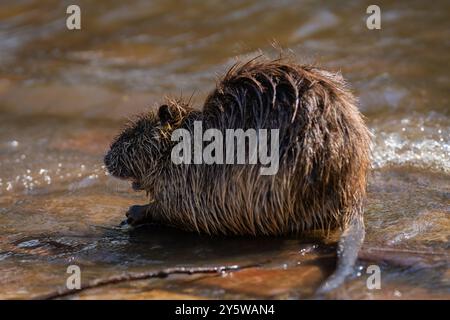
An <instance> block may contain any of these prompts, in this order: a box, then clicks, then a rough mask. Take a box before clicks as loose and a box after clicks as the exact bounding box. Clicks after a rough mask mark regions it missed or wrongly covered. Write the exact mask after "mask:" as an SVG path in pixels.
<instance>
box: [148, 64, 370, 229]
mask: <svg viewBox="0 0 450 320" xmlns="http://www.w3.org/2000/svg"><path fill="white" fill-rule="evenodd" d="M175 104H176V103H175ZM170 107H176V108H177V109H180V108H181V107H180V105H175V106H174V105H172V106H170ZM182 109H183V110H185V111H184V114H185V116H184V117H183V119H181V120H180V121H178V122H177V125H175V126H174V125H172V126H169V128H170V129H168V130H171V132H173V130H174V129H176V128H184V129H187V130H189V131H190V132H191V133H192V134H194V132H193V123H194V121H201V122H202V126H203V130H204V131H205V130H207V129H209V128H217V129H219V130H220V131H222V132H224V134H225V129H238V128H242V129H244V130H245V129H250V128H253V129H256V130H258V129H279V170H278V172H277V173H276V174H275V175H261V174H260V171H259V169H260V168H261V165H260V164H255V165H249V164H245V165H236V164H234V165H226V164H223V165H222V164H212V165H209V164H190V165H187V164H178V165H176V164H174V163H173V162H172V161H171V158H170V151H171V147H173V145H174V142H170V141H169V142H167V143H166V144H164V145H165V147H164V148H165V149H164V150H163V151H161V154H162V155H161V157H160V158H159V159H160V160H159V162H158V164H157V168H156V169H155V170H154V173H153V172H152V173H149V174H148V175H146V176H145V177H143V178H142V181H141V184H142V187H143V188H144V189H146V190H147V191H148V192H149V193H150V194H151V196H152V198H153V200H154V202H153V203H154V205H155V210H158V211H160V215H161V217H163V219H164V220H165V221H166V222H167V223H168V224H171V225H176V226H179V227H181V228H184V229H187V230H195V231H199V232H205V233H209V234H239V235H243V234H251V235H257V234H265V235H278V234H286V233H291V232H301V231H303V230H311V229H314V228H320V229H329V228H333V227H344V226H346V225H347V224H348V222H349V221H350V220H351V219H352V218H353V217H354V216H355V215H362V201H363V198H364V196H365V188H366V175H367V170H368V167H369V145H370V133H369V131H368V129H367V128H366V126H365V124H364V121H363V119H362V116H361V114H360V113H359V111H358V109H357V107H356V103H355V98H354V97H353V95H352V94H351V92H350V91H349V90H348V89H347V87H346V84H345V82H344V80H343V79H342V77H341V76H340V75H337V74H332V73H329V72H326V71H323V70H320V69H317V68H315V67H312V66H300V65H297V64H293V63H290V62H286V61H284V60H276V61H265V60H262V59H256V60H252V61H250V62H248V63H246V64H241V65H240V64H238V65H235V66H234V67H232V68H231V69H230V71H229V72H228V73H227V74H226V75H225V76H224V77H223V78H222V79H221V80H220V82H219V83H218V85H217V87H216V89H215V90H214V91H213V92H212V93H211V94H210V95H209V96H208V98H207V100H206V102H205V104H204V108H203V111H202V112H194V111H192V110H190V109H189V108H188V107H186V106H184V107H183V108H182ZM167 136H170V134H169V135H167ZM156 208H157V209H156Z"/></svg>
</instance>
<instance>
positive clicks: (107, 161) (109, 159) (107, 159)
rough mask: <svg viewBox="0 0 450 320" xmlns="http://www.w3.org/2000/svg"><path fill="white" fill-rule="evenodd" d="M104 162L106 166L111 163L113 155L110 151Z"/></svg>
mask: <svg viewBox="0 0 450 320" xmlns="http://www.w3.org/2000/svg"><path fill="white" fill-rule="evenodd" d="M103 163H104V164H105V166H106V167H108V166H109V164H110V163H111V155H110V153H109V152H108V153H107V154H106V155H105V157H104V158H103Z"/></svg>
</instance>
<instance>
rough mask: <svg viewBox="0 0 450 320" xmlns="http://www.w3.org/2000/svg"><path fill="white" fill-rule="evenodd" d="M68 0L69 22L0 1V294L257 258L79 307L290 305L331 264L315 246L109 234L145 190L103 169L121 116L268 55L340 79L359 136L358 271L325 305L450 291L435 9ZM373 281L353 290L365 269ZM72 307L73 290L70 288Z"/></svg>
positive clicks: (205, 87) (445, 68) (329, 255)
mask: <svg viewBox="0 0 450 320" xmlns="http://www.w3.org/2000/svg"><path fill="white" fill-rule="evenodd" d="M130 2H131V3H130V4H123V1H109V2H108V3H107V4H106V3H99V2H93V1H80V2H79V3H80V6H81V10H82V30H81V31H68V30H67V29H66V28H65V6H63V5H62V4H60V2H59V1H50V0H49V1H23V2H16V1H10V3H8V1H7V2H2V4H1V5H0V239H1V241H0V285H1V290H0V298H31V297H36V296H39V295H41V294H45V293H48V292H50V291H52V290H55V289H57V288H60V287H64V285H65V281H66V278H67V276H68V274H67V273H66V268H67V266H68V265H71V264H77V265H79V266H80V267H81V269H82V281H83V283H84V282H85V281H88V280H90V279H96V278H104V277H108V276H111V275H116V274H118V273H122V272H137V271H144V270H152V269H155V270H156V269H161V268H165V267H171V266H216V265H235V264H238V265H241V264H244V265H245V264H248V263H258V264H261V267H258V268H251V269H247V270H242V271H239V272H235V273H229V274H225V275H223V276H219V277H217V276H211V275H208V276H185V277H183V276H176V277H169V278H168V279H164V280H152V281H138V282H130V283H123V284H119V285H116V286H114V290H109V288H108V290H105V288H98V289H93V290H88V291H86V292H83V293H82V294H81V295H78V297H81V298H115V297H127V298H186V297H188V298H199V297H201V298H303V297H308V296H309V295H310V294H311V293H312V292H313V291H314V289H315V288H316V287H317V286H318V285H319V283H320V282H321V281H322V280H323V279H324V277H325V276H326V275H327V274H329V273H330V272H331V271H332V267H333V263H334V262H333V261H334V260H333V249H334V248H333V246H330V245H326V244H324V243H321V242H320V241H318V240H314V239H313V240H311V239H295V238H277V239H247V238H233V239H225V238H213V239H211V238H208V237H202V236H197V235H192V234H187V233H183V232H179V231H177V230H171V229H165V228H159V227H152V228H145V229H141V230H135V231H133V232H126V231H123V230H118V229H116V228H115V227H116V226H117V225H118V224H119V223H120V221H121V220H122V219H123V217H124V212H125V210H126V208H127V207H128V206H130V205H132V204H136V203H144V201H145V197H144V195H143V194H139V193H134V192H132V191H131V189H130V187H129V184H128V183H126V182H121V181H117V180H115V179H113V178H111V177H109V176H107V175H106V174H105V172H104V168H103V167H102V157H103V154H104V152H105V151H106V149H107V148H108V145H109V142H110V140H111V139H112V137H114V135H115V134H116V133H117V132H118V130H119V129H120V128H121V126H122V125H123V123H124V121H125V120H126V118H127V117H129V116H131V115H132V114H134V113H136V112H141V111H145V110H148V108H152V107H155V106H157V105H158V103H160V102H161V101H163V98H164V96H165V95H174V96H180V95H183V96H184V97H187V98H188V97H190V96H191V94H193V93H194V96H193V100H194V103H195V104H196V105H198V106H201V103H202V101H203V99H204V98H205V96H206V95H207V93H208V91H209V90H210V89H211V88H212V87H213V85H214V81H215V78H216V76H217V75H218V74H221V73H223V72H224V71H225V70H226V69H227V67H229V66H230V65H231V64H232V63H233V62H234V61H235V59H236V57H237V58H241V59H245V58H248V57H254V56H256V55H258V54H259V53H260V51H262V52H265V53H268V54H269V55H273V56H275V55H277V50H275V49H274V48H273V47H272V43H274V42H276V43H277V44H278V45H279V46H281V47H283V48H288V49H289V50H290V51H291V52H292V54H294V55H295V56H296V57H297V59H298V60H300V61H305V62H316V63H319V64H320V65H322V66H325V67H327V68H330V69H332V70H341V71H342V73H343V75H344V76H345V77H346V78H347V79H348V80H349V82H350V83H351V85H352V87H353V89H354V91H355V93H356V94H357V95H358V96H359V98H360V108H361V110H362V111H363V113H364V114H365V116H366V117H367V122H368V125H369V126H370V128H371V130H372V132H373V133H374V136H375V145H374V149H373V154H374V159H373V167H374V170H373V172H372V174H371V176H370V182H369V194H368V200H367V209H366V226H367V229H368V230H367V238H366V242H365V245H364V248H363V250H362V252H361V256H360V258H361V259H360V261H359V263H358V266H359V267H360V268H358V270H356V271H355V273H354V275H353V277H352V279H350V281H349V282H348V283H347V284H346V285H345V286H344V288H341V289H340V290H338V291H337V292H336V293H335V295H336V297H338V298H364V299H377V298H388V299H391V298H392V299H409V298H447V299H448V298H450V271H449V264H450V248H449V237H450V102H449V97H450V94H449V84H450V78H449V74H450V65H449V64H448V63H447V61H448V52H449V49H450V19H449V12H450V5H449V4H448V1H436V2H433V4H429V3H424V2H423V1H408V2H406V3H404V4H401V3H399V2H398V1H383V2H382V3H380V7H381V9H382V29H381V30H378V31H371V30H368V29H367V28H366V26H365V18H366V14H365V10H366V8H367V6H368V5H369V4H370V3H369V2H368V1H366V2H364V1H362V2H361V1H350V2H348V3H347V2H346V4H345V5H340V4H337V3H335V4H329V3H326V2H323V1H277V2H276V3H274V2H272V1H231V2H227V4H224V3H223V2H222V1H211V2H208V3H207V4H206V3H203V4H200V3H197V4H194V3H191V2H185V3H179V2H173V1H156V2H151V3H149V2H147V1H130ZM370 264H377V265H379V266H380V268H381V272H382V273H381V275H382V278H381V279H382V287H381V289H380V290H369V289H367V287H366V279H367V273H366V272H365V271H366V268H367V266H368V265H370ZM75 297H77V296H75Z"/></svg>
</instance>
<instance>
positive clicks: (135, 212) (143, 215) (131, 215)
mask: <svg viewBox="0 0 450 320" xmlns="http://www.w3.org/2000/svg"><path fill="white" fill-rule="evenodd" d="M147 213H148V206H138V205H136V206H131V207H130V208H129V209H128V211H127V213H126V216H127V219H126V220H125V221H124V222H122V224H125V223H126V224H129V225H131V226H137V225H140V224H143V223H148V222H150V217H149V216H148V215H147Z"/></svg>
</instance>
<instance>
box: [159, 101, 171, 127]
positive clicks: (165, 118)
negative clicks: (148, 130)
mask: <svg viewBox="0 0 450 320" xmlns="http://www.w3.org/2000/svg"><path fill="white" fill-rule="evenodd" d="M158 117H159V121H160V122H161V124H166V123H168V122H169V121H171V120H172V119H173V115H172V113H171V112H170V109H169V106H168V105H166V104H163V105H162V106H161V107H159V110H158Z"/></svg>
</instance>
